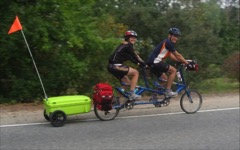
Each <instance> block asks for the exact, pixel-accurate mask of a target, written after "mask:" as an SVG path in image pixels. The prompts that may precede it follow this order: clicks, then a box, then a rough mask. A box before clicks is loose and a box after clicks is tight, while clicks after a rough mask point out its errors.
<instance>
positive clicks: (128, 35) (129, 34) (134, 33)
mask: <svg viewBox="0 0 240 150" xmlns="http://www.w3.org/2000/svg"><path fill="white" fill-rule="evenodd" d="M131 36H134V37H136V38H137V37H138V35H137V33H136V32H135V31H133V30H128V31H127V32H125V34H124V38H125V40H126V41H127V40H128V39H129V38H130V37H131Z"/></svg>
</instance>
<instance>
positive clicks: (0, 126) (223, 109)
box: [0, 107, 240, 128]
mask: <svg viewBox="0 0 240 150" xmlns="http://www.w3.org/2000/svg"><path fill="white" fill-rule="evenodd" d="M239 108H240V107H235V108H222V109H210V110H200V111H198V113H202V112H213V111H226V110H236V109H239ZM184 113H185V112H175V113H165V114H151V115H140V116H126V117H117V118H118V119H127V118H142V117H153V116H168V115H177V114H184ZM96 120H98V119H86V120H84V121H96ZM42 124H49V122H42V123H26V124H10V125H0V128H4V127H19V126H32V125H42Z"/></svg>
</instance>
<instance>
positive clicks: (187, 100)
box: [94, 64, 202, 121]
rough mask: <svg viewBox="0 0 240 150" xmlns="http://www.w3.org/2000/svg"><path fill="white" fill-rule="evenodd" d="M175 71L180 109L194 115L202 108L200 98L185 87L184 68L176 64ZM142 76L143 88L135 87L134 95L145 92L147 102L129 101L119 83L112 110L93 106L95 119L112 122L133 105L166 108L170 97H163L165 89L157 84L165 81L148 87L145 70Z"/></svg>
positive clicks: (115, 90)
mask: <svg viewBox="0 0 240 150" xmlns="http://www.w3.org/2000/svg"><path fill="white" fill-rule="evenodd" d="M176 66H177V71H178V73H179V74H180V77H181V80H180V81H178V82H173V84H175V85H176V88H177V89H176V92H177V93H180V92H182V91H184V92H183V94H182V95H181V97H180V107H181V109H182V110H183V111H184V112H185V113H187V114H193V113H196V112H197V111H198V110H199V109H200V108H201V106H202V96H201V94H200V93H199V92H197V91H196V90H192V89H190V88H189V86H188V85H187V82H186V80H185V78H184V74H183V72H184V71H190V70H188V69H186V68H185V65H183V64H177V65H176ZM142 75H143V79H144V84H145V85H144V86H136V88H135V94H138V95H142V94H143V93H145V92H148V93H150V96H149V99H148V101H146V100H145V101H143V100H131V101H130V100H129V99H128V97H129V93H128V92H125V90H124V88H122V86H128V84H126V83H121V86H118V87H114V96H113V102H112V109H111V110H108V111H104V110H100V109H98V107H97V105H98V104H97V103H96V104H94V113H95V115H96V117H97V118H99V119H100V120H103V121H107V120H113V119H114V118H115V117H117V115H118V114H119V112H120V110H122V109H127V110H130V109H133V108H134V106H135V105H145V104H153V105H154V106H155V107H162V106H168V105H169V104H170V100H171V99H172V97H168V96H166V95H165V88H164V87H163V86H161V85H160V84H159V82H166V80H163V79H158V80H157V81H155V82H153V87H154V88H152V87H150V85H149V81H148V79H147V75H146V68H143V69H142Z"/></svg>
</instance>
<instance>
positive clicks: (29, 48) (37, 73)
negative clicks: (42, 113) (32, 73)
mask: <svg viewBox="0 0 240 150" xmlns="http://www.w3.org/2000/svg"><path fill="white" fill-rule="evenodd" d="M21 32H22V35H23V38H24V41H25V43H26V45H27V48H28V51H29V54H30V56H31V58H32V61H33V64H34V67H35V69H36V72H37V75H38V78H39V81H40V83H41V86H42V89H43V93H44V96H45V99H46V100H48V97H47V94H46V92H45V88H44V86H43V82H42V79H41V77H40V74H39V72H38V69H37V65H36V63H35V61H34V59H33V56H32V53H31V50H30V48H29V46H28V43H27V40H26V38H25V35H24V32H23V30H21Z"/></svg>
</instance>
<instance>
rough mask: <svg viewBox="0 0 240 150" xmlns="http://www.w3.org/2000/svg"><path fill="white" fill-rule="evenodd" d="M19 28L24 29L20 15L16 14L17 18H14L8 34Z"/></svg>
mask: <svg viewBox="0 0 240 150" xmlns="http://www.w3.org/2000/svg"><path fill="white" fill-rule="evenodd" d="M18 30H22V25H21V23H20V21H19V19H18V16H16V19H15V20H14V22H13V24H12V26H11V28H10V30H9V31H8V34H11V33H13V32H16V31H18Z"/></svg>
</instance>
